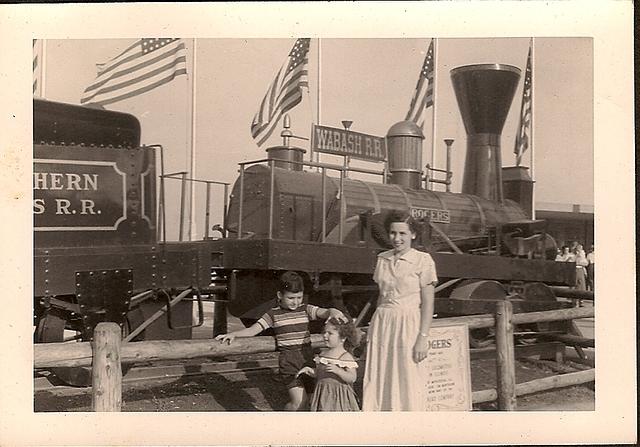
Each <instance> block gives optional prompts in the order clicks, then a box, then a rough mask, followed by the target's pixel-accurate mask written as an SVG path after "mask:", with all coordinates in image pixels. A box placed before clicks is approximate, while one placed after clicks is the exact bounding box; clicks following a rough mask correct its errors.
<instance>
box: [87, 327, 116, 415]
mask: <svg viewBox="0 0 640 447" xmlns="http://www.w3.org/2000/svg"><path fill="white" fill-rule="evenodd" d="M121 340H122V332H121V330H120V326H119V325H118V324H117V323H99V324H98V325H97V326H96V328H95V330H94V331H93V342H92V347H93V364H92V369H93V371H92V373H93V377H92V399H91V400H92V402H91V405H92V409H93V411H120V409H121V406H122V365H121V364H120V342H121Z"/></svg>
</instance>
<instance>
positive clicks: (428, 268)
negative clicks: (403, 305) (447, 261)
mask: <svg viewBox="0 0 640 447" xmlns="http://www.w3.org/2000/svg"><path fill="white" fill-rule="evenodd" d="M418 276H419V278H420V287H425V286H428V285H429V284H431V285H434V286H435V285H436V284H438V274H437V272H436V264H435V262H433V258H432V257H431V255H429V254H428V253H422V257H421V259H420V264H419V271H418Z"/></svg>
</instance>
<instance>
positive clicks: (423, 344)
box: [413, 335, 429, 363]
mask: <svg viewBox="0 0 640 447" xmlns="http://www.w3.org/2000/svg"><path fill="white" fill-rule="evenodd" d="M428 353H429V342H428V340H427V337H423V336H422V335H418V338H417V339H416V343H415V345H413V361H414V362H416V363H420V362H421V361H423V360H424V359H426V358H427V354H428Z"/></svg>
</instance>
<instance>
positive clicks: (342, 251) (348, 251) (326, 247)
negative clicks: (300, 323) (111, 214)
mask: <svg viewBox="0 0 640 447" xmlns="http://www.w3.org/2000/svg"><path fill="white" fill-rule="evenodd" d="M208 244H209V245H208V246H206V249H207V250H210V251H211V252H214V251H215V252H219V253H224V255H223V256H216V257H215V261H214V262H213V263H214V264H215V265H212V267H217V268H224V269H248V270H298V271H307V272H340V273H344V274H348V273H351V274H364V275H371V274H373V270H374V268H375V265H376V256H377V254H378V253H379V252H380V251H381V250H380V249H375V248H371V247H366V246H363V247H355V246H349V245H344V244H332V243H320V242H307V241H290V240H277V239H219V240H217V241H208ZM431 256H432V257H433V259H434V261H435V263H436V268H437V271H438V278H439V279H440V281H441V282H442V281H446V280H447V279H451V278H470V279H477V278H482V279H488V280H496V281H524V282H543V283H546V284H553V285H555V284H558V285H573V284H575V270H576V269H575V266H574V264H572V263H568V262H564V263H563V262H555V261H546V260H542V259H520V258H507V257H504V256H493V255H469V254H457V253H432V254H431Z"/></svg>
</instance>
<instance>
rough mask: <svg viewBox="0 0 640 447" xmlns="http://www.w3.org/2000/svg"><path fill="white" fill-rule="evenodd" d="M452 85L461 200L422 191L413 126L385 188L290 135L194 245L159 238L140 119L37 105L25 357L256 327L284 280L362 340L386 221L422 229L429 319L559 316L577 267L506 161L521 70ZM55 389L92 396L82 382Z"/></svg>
mask: <svg viewBox="0 0 640 447" xmlns="http://www.w3.org/2000/svg"><path fill="white" fill-rule="evenodd" d="M451 77H452V82H453V86H454V90H455V92H456V98H457V101H458V105H459V107H460V110H461V114H462V117H463V120H464V124H465V129H466V132H467V153H466V161H465V170H464V174H463V184H462V192H461V193H452V192H439V191H433V190H430V189H428V188H424V187H423V184H424V179H423V169H422V160H421V157H422V155H421V154H422V140H423V139H424V135H423V134H422V131H421V130H420V129H419V128H418V127H417V126H416V125H415V124H414V123H411V122H407V121H402V122H399V123H396V124H394V125H393V126H391V128H390V129H389V131H388V132H387V135H386V150H387V154H386V155H387V156H386V165H385V169H383V170H382V171H373V170H369V169H362V168H357V169H356V168H349V167H348V166H344V165H335V164H329V163H319V162H312V161H304V159H303V154H304V150H303V149H301V148H297V147H294V146H291V145H290V144H289V141H290V136H291V134H290V132H288V129H285V131H284V132H283V137H284V141H283V144H282V145H281V146H276V147H272V148H269V149H267V157H266V158H265V159H263V160H257V161H249V162H242V163H240V164H239V166H240V169H239V176H238V178H237V180H236V182H235V184H234V186H233V189H232V192H231V194H230V196H229V205H228V207H227V206H226V201H225V206H224V208H225V209H224V210H223V214H224V221H223V224H222V225H221V226H217V228H218V229H219V230H220V231H221V233H222V236H223V237H220V238H218V239H212V238H208V237H205V239H203V240H200V241H190V242H169V241H166V240H165V238H164V237H163V231H160V228H165V227H166V225H165V222H164V216H165V213H166V212H167V207H166V204H165V203H164V194H163V190H164V188H163V185H164V183H163V182H164V179H165V177H166V175H165V173H164V170H163V165H162V148H161V147H160V146H158V145H154V146H140V141H139V139H140V125H139V122H138V121H137V119H136V118H135V117H133V116H131V115H128V114H123V113H119V112H111V111H106V110H98V109H91V108H88V107H83V106H73V105H68V104H60V103H53V102H49V101H43V100H34V203H33V211H34V242H35V243H34V325H35V341H36V342H56V341H63V340H65V339H66V338H65V336H66V335H67V334H69V333H71V334H72V336H71V337H70V338H71V339H76V340H91V338H92V336H93V329H94V327H95V325H96V324H97V323H98V322H101V321H115V322H117V323H119V324H120V325H121V327H122V330H123V337H124V338H125V340H127V341H135V340H141V339H147V340H148V339H172V338H190V337H191V335H192V329H191V328H192V327H193V326H194V324H193V323H192V309H193V307H194V303H197V304H198V322H197V323H196V324H201V323H202V318H203V313H202V301H203V300H206V299H209V300H212V301H214V302H215V303H217V304H216V305H218V304H221V303H222V304H225V305H227V306H228V311H229V312H230V313H231V314H232V315H234V316H236V317H239V318H241V319H242V320H243V321H244V322H246V323H250V322H252V321H255V319H257V318H258V317H259V316H260V315H261V314H262V313H263V312H264V311H265V310H266V309H268V308H269V307H271V306H272V305H273V297H274V296H275V289H276V284H277V282H276V281H277V278H278V276H279V275H280V274H281V273H282V272H283V271H285V270H295V271H298V272H300V273H301V274H302V276H303V277H304V279H305V281H306V287H305V291H306V294H307V297H306V298H307V299H308V301H310V302H312V303H315V304H319V305H325V306H329V305H330V306H335V307H339V308H342V309H343V310H345V311H347V312H349V313H350V314H351V315H352V316H353V317H356V318H357V321H358V323H360V324H366V322H367V316H368V315H370V313H371V310H372V309H373V308H374V307H375V298H376V296H377V286H376V285H375V283H373V281H372V273H373V270H374V267H375V261H376V255H377V253H379V252H380V251H381V250H383V249H386V248H387V247H389V241H388V239H387V235H386V232H385V231H384V228H383V225H382V222H383V221H384V218H385V217H386V215H387V214H388V213H389V212H390V211H392V210H408V211H410V212H411V213H412V214H413V215H414V216H415V217H416V218H417V219H418V220H419V221H420V224H421V231H420V234H419V235H418V238H417V242H418V248H419V249H421V250H426V251H428V252H430V253H431V254H432V256H433V258H434V260H435V262H436V265H437V271H438V276H439V285H438V287H437V289H436V312H437V314H438V316H448V315H469V314H481V313H487V312H493V311H494V309H495V302H496V300H504V299H509V300H510V301H511V302H512V303H513V306H514V311H516V312H524V311H534V310H548V309H553V308H558V307H561V306H563V303H560V302H558V300H556V297H555V295H554V293H553V291H552V289H551V288H550V286H553V285H563V286H566V285H573V284H574V282H575V266H574V265H573V264H571V263H556V262H553V261H550V260H548V257H549V253H551V252H553V253H555V242H554V241H553V239H552V238H551V237H550V236H548V235H547V234H546V233H545V224H544V222H543V221H539V220H532V219H531V215H530V209H531V200H532V197H531V194H532V186H533V185H532V182H531V179H530V178H529V177H528V176H527V175H526V172H524V170H522V169H519V168H503V167H502V163H501V159H500V157H501V154H500V134H501V132H502V128H503V126H504V122H505V119H506V116H507V113H508V110H509V107H510V104H511V101H512V99H513V96H514V92H515V89H516V86H517V82H518V79H519V70H518V69H517V68H515V67H511V66H506V65H499V64H493V65H473V66H464V67H458V68H456V69H454V70H452V73H451ZM158 165H159V166H158ZM157 173H159V176H158V175H157ZM358 173H360V174H367V175H368V176H369V179H368V180H366V181H365V180H361V179H359V178H358V175H359V174H358ZM371 175H374V176H377V177H378V178H379V181H371V180H370V177H371ZM503 175H504V176H503ZM158 185H159V186H158ZM157 192H158V193H157ZM208 208H209V204H208V203H207V210H206V211H207V213H208ZM207 222H208V220H207ZM181 224H182V222H181ZM207 233H208V231H207ZM219 314H220V312H216V315H219ZM224 315H226V313H225V314H224ZM217 329H218V330H224V328H220V327H218V328H217ZM214 330H216V327H215V326H214ZM74 334H75V335H74ZM475 335H476V337H473V336H472V340H474V339H475V340H477V339H478V338H480V337H481V335H482V334H480V335H478V334H475ZM55 373H56V374H57V375H58V376H59V377H60V378H62V379H63V380H64V381H66V382H67V383H71V384H86V383H87V382H88V381H89V380H90V376H89V371H87V370H83V369H79V368H73V369H57V370H56V371H55Z"/></svg>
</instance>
